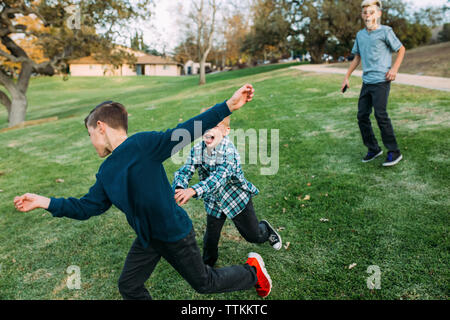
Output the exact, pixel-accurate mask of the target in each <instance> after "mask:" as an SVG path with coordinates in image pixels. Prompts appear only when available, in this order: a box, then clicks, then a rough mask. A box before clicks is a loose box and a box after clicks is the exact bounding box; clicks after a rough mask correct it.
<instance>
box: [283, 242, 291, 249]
mask: <svg viewBox="0 0 450 320" xmlns="http://www.w3.org/2000/svg"><path fill="white" fill-rule="evenodd" d="M290 245H291V243H290V242H286V244H285V245H284V249H285V250H289V246H290Z"/></svg>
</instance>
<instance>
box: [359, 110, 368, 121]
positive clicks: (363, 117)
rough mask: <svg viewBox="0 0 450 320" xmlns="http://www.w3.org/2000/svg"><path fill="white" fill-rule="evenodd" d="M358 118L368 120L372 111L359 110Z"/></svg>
mask: <svg viewBox="0 0 450 320" xmlns="http://www.w3.org/2000/svg"><path fill="white" fill-rule="evenodd" d="M356 118H357V119H358V121H367V120H369V118H370V113H368V112H358V114H357V115H356Z"/></svg>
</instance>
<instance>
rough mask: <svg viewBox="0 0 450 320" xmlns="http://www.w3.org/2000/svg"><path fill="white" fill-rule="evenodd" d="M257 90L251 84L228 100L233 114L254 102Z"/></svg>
mask: <svg viewBox="0 0 450 320" xmlns="http://www.w3.org/2000/svg"><path fill="white" fill-rule="evenodd" d="M254 92H255V89H253V86H252V85H251V84H246V85H245V86H243V87H242V88H240V89H239V90H238V91H236V92H235V93H234V94H233V96H232V97H231V98H230V99H228V100H227V105H228V108H229V109H230V111H231V112H233V111H235V110H238V109H240V108H241V107H242V106H243V105H244V104H246V103H247V102H250V101H252V99H253V95H254Z"/></svg>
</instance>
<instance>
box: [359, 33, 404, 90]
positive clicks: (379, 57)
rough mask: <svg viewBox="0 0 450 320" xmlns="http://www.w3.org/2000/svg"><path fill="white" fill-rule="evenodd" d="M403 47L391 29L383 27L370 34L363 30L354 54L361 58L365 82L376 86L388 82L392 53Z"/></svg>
mask: <svg viewBox="0 0 450 320" xmlns="http://www.w3.org/2000/svg"><path fill="white" fill-rule="evenodd" d="M401 47H402V43H401V42H400V40H398V38H397V36H396V35H395V33H394V31H393V30H392V28H391V27H388V26H383V25H381V26H380V27H379V28H378V29H376V30H374V31H371V32H368V31H367V29H365V28H364V29H362V30H360V31H359V32H358V34H357V35H356V40H355V44H354V46H353V49H352V54H357V55H359V56H360V57H361V61H362V68H363V82H364V83H367V84H374V83H380V82H385V81H386V72H388V71H389V69H391V65H392V52H397V51H398V50H399V49H400V48H401Z"/></svg>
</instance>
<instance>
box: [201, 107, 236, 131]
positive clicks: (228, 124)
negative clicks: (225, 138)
mask: <svg viewBox="0 0 450 320" xmlns="http://www.w3.org/2000/svg"><path fill="white" fill-rule="evenodd" d="M211 108H212V106H211V107H208V108H203V109H202V110H200V113H203V112H205V111H207V110H209V109H211ZM219 123H223V124H224V125H225V126H227V127H230V116H228V117H226V118H224V119H223V120H222V121H221V122H219Z"/></svg>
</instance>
